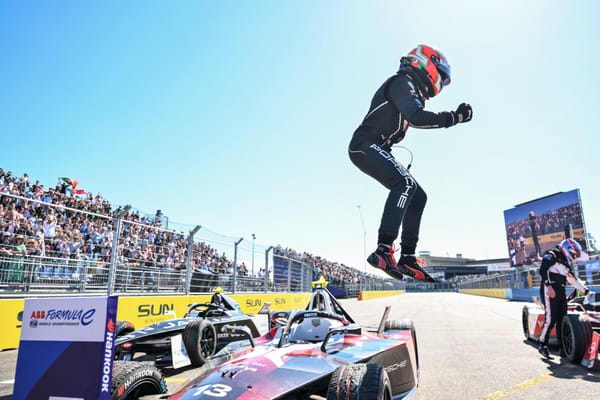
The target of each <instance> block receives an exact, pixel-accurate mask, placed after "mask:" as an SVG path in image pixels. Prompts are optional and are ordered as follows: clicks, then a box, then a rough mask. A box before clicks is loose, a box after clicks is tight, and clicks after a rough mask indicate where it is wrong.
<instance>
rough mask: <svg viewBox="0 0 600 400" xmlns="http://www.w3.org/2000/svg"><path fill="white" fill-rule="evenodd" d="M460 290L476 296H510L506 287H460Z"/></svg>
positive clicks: (500, 297) (501, 297)
mask: <svg viewBox="0 0 600 400" xmlns="http://www.w3.org/2000/svg"><path fill="white" fill-rule="evenodd" d="M459 292H460V293H465V294H473V295H475V296H486V297H497V298H499V299H506V298H508V296H507V294H506V289H460V290H459Z"/></svg>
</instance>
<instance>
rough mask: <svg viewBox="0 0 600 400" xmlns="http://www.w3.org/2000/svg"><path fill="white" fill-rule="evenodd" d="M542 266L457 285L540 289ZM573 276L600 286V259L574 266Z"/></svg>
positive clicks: (477, 287)
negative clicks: (540, 270)
mask: <svg viewBox="0 0 600 400" xmlns="http://www.w3.org/2000/svg"><path fill="white" fill-rule="evenodd" d="M539 269H540V264H539V263H537V262H536V263H533V264H532V265H530V266H525V267H519V268H518V269H517V270H515V271H514V272H511V273H502V274H495V275H486V276H480V277H477V278H470V279H469V280H465V281H462V282H458V283H457V287H458V288H459V289H531V288H536V287H539V286H540V284H541V277H540V274H539ZM572 270H573V274H574V275H575V276H576V277H577V278H578V279H579V280H581V281H582V282H584V283H585V284H586V285H588V286H595V285H600V257H598V256H594V257H593V259H591V260H588V261H583V262H577V263H574V264H573V268H572Z"/></svg>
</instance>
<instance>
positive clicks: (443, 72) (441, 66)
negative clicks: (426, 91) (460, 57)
mask: <svg viewBox="0 0 600 400" xmlns="http://www.w3.org/2000/svg"><path fill="white" fill-rule="evenodd" d="M436 67H437V70H438V72H439V73H440V77H441V78H442V84H443V85H444V87H446V86H448V85H449V84H450V82H452V79H450V66H449V65H448V64H447V63H445V62H444V60H442V61H440V62H438V63H437V65H436Z"/></svg>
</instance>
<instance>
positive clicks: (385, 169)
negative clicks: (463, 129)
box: [348, 67, 454, 254]
mask: <svg viewBox="0 0 600 400" xmlns="http://www.w3.org/2000/svg"><path fill="white" fill-rule="evenodd" d="M427 93H428V88H427V86H426V85H425V83H424V80H423V79H422V78H421V76H420V75H419V73H418V71H416V72H415V71H413V70H412V69H411V68H410V67H408V68H407V69H404V70H400V71H399V72H398V73H397V74H396V75H394V76H392V77H391V78H389V79H388V80H387V81H385V82H384V83H383V85H382V86H381V87H380V88H379V89H378V90H377V91H376V92H375V95H374V96H373V99H372V100H371V107H370V108H369V112H368V113H367V115H366V117H365V118H364V120H363V121H362V123H361V124H360V126H359V127H358V128H357V129H356V131H355V132H354V135H353V136H352V140H351V141H350V146H349V149H348V152H349V155H350V160H351V161H352V162H353V163H354V165H356V166H357V167H358V168H359V169H360V170H361V171H363V172H364V173H365V174H367V175H369V176H371V177H373V178H375V179H376V180H377V181H379V183H381V184H382V185H383V186H385V187H386V188H388V189H389V190H390V193H389V195H388V197H387V200H386V203H385V208H384V211H383V215H382V217H381V223H380V225H379V237H378V241H379V243H384V244H391V243H393V241H394V240H396V238H397V237H398V231H399V230H400V225H401V224H402V236H401V246H402V253H403V254H414V253H415V250H416V247H417V242H418V240H419V226H420V224H421V216H422V214H423V209H424V208H425V203H426V201H427V195H426V194H425V191H423V189H422V188H421V186H419V184H418V183H417V182H416V181H415V179H414V178H413V177H412V175H411V174H410V173H409V172H408V170H407V169H406V168H405V167H404V166H403V165H402V164H400V163H399V162H398V161H396V159H395V158H394V156H392V154H391V150H392V145H393V144H395V143H398V142H400V141H401V140H402V139H404V136H405V135H406V130H407V129H408V127H409V126H412V127H415V128H442V127H449V126H451V125H453V123H454V119H453V117H452V115H451V113H449V112H440V113H433V112H430V111H425V110H424V105H425V100H426V99H428V96H427Z"/></svg>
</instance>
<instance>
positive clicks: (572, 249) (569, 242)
mask: <svg viewBox="0 0 600 400" xmlns="http://www.w3.org/2000/svg"><path fill="white" fill-rule="evenodd" d="M559 247H560V252H561V253H562V255H563V256H564V257H565V260H566V261H567V262H568V263H569V264H571V263H572V262H573V260H575V259H576V258H578V257H580V256H581V252H582V250H583V249H582V248H581V245H580V244H579V242H577V241H576V240H575V239H571V238H569V239H565V240H563V241H562V242H560V244H559Z"/></svg>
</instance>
